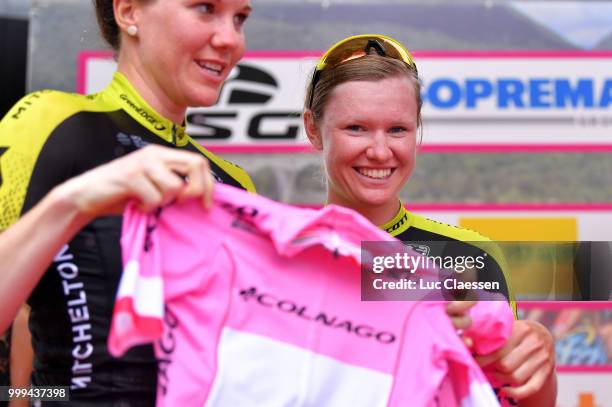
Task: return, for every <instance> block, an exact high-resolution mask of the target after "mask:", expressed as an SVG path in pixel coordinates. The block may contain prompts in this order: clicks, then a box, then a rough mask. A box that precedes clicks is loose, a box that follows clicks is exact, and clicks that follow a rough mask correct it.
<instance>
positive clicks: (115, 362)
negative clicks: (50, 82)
mask: <svg viewBox="0 0 612 407" xmlns="http://www.w3.org/2000/svg"><path fill="white" fill-rule="evenodd" d="M147 144H159V145H165V146H170V147H174V148H179V149H184V150H191V151H195V152H200V153H201V154H203V155H205V156H206V157H207V158H208V160H209V161H210V166H211V170H212V172H213V175H214V176H215V178H216V179H217V180H218V181H219V182H222V183H226V184H230V185H233V186H236V187H241V188H244V189H247V190H251V191H253V190H254V187H253V183H252V182H251V179H250V178H249V176H248V175H247V174H246V172H245V171H243V170H242V169H241V168H239V167H237V166H235V165H234V164H231V163H229V162H227V161H224V160H222V159H221V158H219V157H217V156H215V155H213V154H212V153H210V152H209V151H207V150H205V149H204V148H202V147H201V146H200V145H199V144H198V143H197V142H195V141H194V140H192V139H191V138H190V137H189V136H188V135H187V134H186V133H185V128H184V127H183V126H178V125H175V124H173V123H172V122H171V121H170V120H168V119H166V118H164V117H163V116H161V115H160V114H158V113H157V112H156V111H155V110H154V109H153V108H151V107H150V106H149V105H148V104H147V103H146V102H145V101H144V100H143V99H142V97H141V96H140V95H139V94H138V93H137V92H136V90H135V89H134V88H133V87H132V86H131V85H130V83H129V82H128V80H127V79H126V78H125V77H124V76H123V75H121V74H120V73H116V74H115V76H114V78H113V81H112V83H111V84H110V85H109V86H108V87H107V88H106V89H105V90H103V91H102V92H100V93H97V94H93V95H88V96H83V95H77V94H68V93H64V92H58V91H39V92H34V93H32V94H29V95H27V96H25V97H24V98H23V99H22V100H21V101H19V102H18V103H17V104H16V105H15V106H14V107H13V108H12V109H11V110H10V111H9V112H8V113H7V115H6V116H5V117H4V118H3V119H2V121H1V122H0V207H1V208H2V212H1V215H0V231H1V230H4V229H5V228H7V227H8V226H9V225H11V224H12V223H14V222H15V221H16V220H17V219H18V218H19V217H20V216H21V215H22V214H23V213H24V212H26V211H27V210H28V209H30V208H31V207H32V206H33V205H35V204H36V203H37V202H38V201H40V200H41V198H43V197H44V196H45V194H47V193H48V192H49V191H50V190H51V189H52V188H53V187H54V186H56V185H58V184H60V183H61V182H63V181H65V180H67V179H69V178H71V177H74V176H76V175H79V174H81V173H83V172H85V171H87V170H89V169H92V168H94V167H97V166H99V165H101V164H104V163H107V162H109V161H111V160H113V159H115V158H117V157H120V156H123V155H125V154H128V153H130V152H132V151H134V150H136V149H138V148H140V147H142V146H145V145H147ZM33 233H45V231H44V230H38V231H34V232H33ZM120 235H121V217H119V216H107V217H101V218H98V219H96V220H94V221H93V222H91V223H90V224H88V225H87V226H86V227H85V228H84V229H83V230H81V231H80V232H79V233H78V234H77V235H76V236H75V237H74V239H72V241H70V242H69V243H68V244H67V245H66V246H64V248H63V249H62V250H61V251H60V252H59V253H58V254H57V256H56V257H55V260H54V261H53V263H52V265H51V266H50V267H49V269H48V270H47V272H46V273H45V275H44V276H43V278H42V279H41V281H40V283H39V284H38V285H37V287H36V288H35V290H34V292H33V293H32V295H31V296H30V298H29V301H28V302H29V303H30V305H31V314H30V329H31V331H32V342H33V346H34V352H35V360H34V372H33V376H32V382H33V384H34V385H37V386H70V388H71V392H70V398H71V401H75V402H76V401H79V402H80V403H81V405H86V404H88V403H89V402H91V403H94V400H106V401H107V402H109V403H111V404H112V403H113V402H114V403H115V404H112V405H120V404H121V403H124V404H125V405H134V406H137V405H153V404H154V398H155V391H156V376H157V365H156V362H155V359H154V356H153V351H152V347H150V346H146V347H137V348H134V349H132V350H131V351H130V352H128V353H127V354H126V355H125V357H123V358H121V359H114V358H112V357H111V356H110V355H109V354H108V352H107V349H106V339H107V335H108V330H109V325H110V321H111V316H112V309H113V304H114V298H115V293H116V290H117V286H118V282H119V276H120V273H121V269H122V265H121V255H120V247H119V238H120ZM202 238H203V239H205V236H203V237H202ZM117 403H119V404H117ZM96 405H97V404H96ZM121 405H123V404H121Z"/></svg>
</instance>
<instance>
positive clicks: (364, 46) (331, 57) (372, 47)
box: [308, 34, 418, 108]
mask: <svg viewBox="0 0 612 407" xmlns="http://www.w3.org/2000/svg"><path fill="white" fill-rule="evenodd" d="M373 52H376V54H378V55H380V56H381V57H387V58H393V59H397V60H400V61H403V62H404V63H405V64H406V65H408V66H409V67H410V69H413V70H414V71H415V72H416V73H418V71H417V67H416V63H415V62H414V59H413V58H412V55H410V52H408V50H407V49H406V48H405V47H404V46H403V45H402V44H401V43H400V42H398V41H396V40H394V39H393V38H391V37H388V36H386V35H382V34H361V35H354V36H352V37H348V38H345V39H343V40H342V41H339V42H337V43H335V44H334V45H333V46H332V47H331V48H330V49H329V50H327V52H326V53H325V54H323V56H322V57H321V59H319V62H318V63H317V66H316V68H315V72H314V74H313V76H312V83H311V85H310V97H309V102H308V107H309V108H311V107H312V99H313V98H314V90H315V86H316V85H317V83H318V82H319V79H320V77H321V72H323V71H324V70H326V69H329V68H333V67H335V66H338V65H340V64H342V63H344V62H347V61H350V60H352V59H356V58H361V57H363V56H366V55H371V54H372V53H373Z"/></svg>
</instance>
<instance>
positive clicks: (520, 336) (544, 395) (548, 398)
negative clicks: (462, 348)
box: [476, 321, 556, 406]
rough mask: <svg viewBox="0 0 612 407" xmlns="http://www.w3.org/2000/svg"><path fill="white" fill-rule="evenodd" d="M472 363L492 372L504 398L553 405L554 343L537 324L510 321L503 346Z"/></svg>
mask: <svg viewBox="0 0 612 407" xmlns="http://www.w3.org/2000/svg"><path fill="white" fill-rule="evenodd" d="M476 361H477V362H478V364H479V365H480V366H481V367H487V368H488V369H489V370H490V371H492V372H493V375H494V377H495V378H496V379H498V380H499V382H500V383H502V385H503V387H502V391H503V392H504V393H505V394H506V395H508V396H510V397H512V398H513V399H515V400H517V401H521V400H524V401H525V402H527V401H529V402H531V401H532V399H533V401H534V405H539V406H554V403H555V399H556V378H555V375H554V368H555V347H554V340H553V337H552V335H551V334H550V332H548V330H547V329H546V328H545V327H544V326H543V325H542V324H540V323H539V322H535V321H514V325H513V328H512V334H511V335H510V338H509V339H508V341H507V342H506V345H504V346H503V347H502V348H501V349H499V350H498V351H496V352H494V353H492V354H489V355H485V356H477V357H476ZM526 399H529V400H526ZM536 399H537V400H536ZM526 404H527V403H523V402H521V404H520V405H526Z"/></svg>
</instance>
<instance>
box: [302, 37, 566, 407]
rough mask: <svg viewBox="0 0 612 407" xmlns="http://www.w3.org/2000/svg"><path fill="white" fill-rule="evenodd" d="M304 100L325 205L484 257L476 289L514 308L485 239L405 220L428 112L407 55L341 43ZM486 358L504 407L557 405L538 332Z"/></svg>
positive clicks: (429, 246)
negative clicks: (321, 165) (405, 198)
mask: <svg viewBox="0 0 612 407" xmlns="http://www.w3.org/2000/svg"><path fill="white" fill-rule="evenodd" d="M306 94H307V96H306V100H305V109H304V127H305V129H306V134H307V135H308V138H309V140H310V142H311V143H312V145H313V147H314V148H315V149H316V150H318V151H320V152H321V153H322V155H323V159H324V162H325V172H326V175H327V203H330V204H337V205H342V206H345V207H349V208H352V209H355V210H357V211H358V212H360V213H361V214H362V215H364V216H365V217H366V218H368V219H369V220H370V221H371V222H372V223H374V224H377V225H381V226H380V227H381V228H382V229H385V230H386V231H387V232H389V233H390V234H391V235H392V236H395V237H396V238H398V239H399V240H402V241H404V242H406V243H407V244H408V245H411V246H412V245H417V246H420V247H421V248H423V247H424V248H425V250H426V251H427V256H433V257H435V256H442V257H445V256H447V255H450V256H452V257H454V258H457V256H466V255H468V256H473V257H478V256H483V257H482V258H484V259H485V260H484V267H483V268H482V269H480V270H479V272H478V277H477V278H478V280H479V281H477V282H476V284H480V283H484V281H480V280H488V281H490V283H489V284H490V285H491V287H490V290H491V291H493V292H495V293H501V294H502V295H503V296H504V297H505V298H507V299H508V301H509V303H510V305H512V306H514V302H513V296H512V292H511V291H510V284H508V282H507V281H506V277H505V275H504V271H503V267H504V261H503V258H502V257H501V256H500V253H499V252H497V251H496V250H494V249H495V247H494V245H491V244H489V245H486V244H484V243H483V242H486V241H488V239H486V238H485V237H483V236H481V235H480V234H479V233H476V232H473V231H471V230H465V229H460V228H456V227H453V226H450V225H445V224H443V223H440V222H436V221H434V220H431V219H427V218H424V217H422V216H419V215H416V214H413V213H411V212H408V211H407V210H406V209H405V208H404V205H403V204H402V202H401V201H400V199H399V192H400V190H401V188H402V187H403V186H404V184H405V183H406V182H408V180H409V178H410V175H411V174H412V170H413V168H414V165H415V158H416V146H417V137H416V134H417V130H418V129H419V128H420V127H421V105H422V100H421V86H420V82H419V78H418V72H417V67H416V64H415V62H414V60H413V59H412V57H411V55H410V53H409V52H408V51H407V50H406V49H405V48H404V46H403V45H402V44H400V43H399V42H397V41H395V40H394V39H392V38H390V37H387V36H384V35H379V34H364V35H357V36H353V37H349V38H346V39H344V40H341V41H340V42H338V43H336V44H335V45H333V46H332V47H331V48H330V49H329V50H328V51H327V52H326V53H325V54H324V55H323V56H322V57H321V59H320V60H319V63H318V64H317V66H316V68H315V70H314V72H313V74H312V80H311V82H310V86H309V87H308V90H307V92H306ZM439 241H442V242H444V244H437V245H436V244H435V242H439ZM481 277H482V278H481ZM483 288H485V289H486V290H488V289H489V288H488V287H483ZM465 304H466V302H465V301H463V302H459V301H455V302H451V303H450V304H449V308H447V312H448V313H449V315H450V316H451V319H452V320H453V322H454V325H455V327H456V328H457V329H466V328H468V327H469V326H470V324H471V320H470V317H469V315H466V312H467V311H468V310H469V308H470V307H471V306H473V303H472V304H468V305H465ZM453 309H454V311H453ZM417 334H418V333H415V335H417ZM483 358H484V359H480V360H479V362H480V363H481V365H482V366H485V365H487V366H489V367H490V369H493V370H495V376H496V379H495V380H499V382H501V383H502V385H500V386H499V387H498V388H497V389H496V390H497V391H496V393H497V394H498V397H499V399H500V401H501V402H502V404H503V405H516V401H515V400H511V398H515V399H517V400H520V405H521V406H531V405H537V406H552V405H554V401H555V397H556V377H555V374H554V349H553V346H552V336H551V335H550V333H549V332H548V331H546V329H545V328H544V327H543V326H541V325H540V324H537V323H532V322H531V321H515V323H514V328H513V332H512V335H511V337H510V339H509V340H508V343H507V344H506V345H505V346H504V347H503V348H502V349H500V350H499V351H498V352H495V353H494V354H492V355H486V356H484V357H483ZM495 380H494V381H493V384H495Z"/></svg>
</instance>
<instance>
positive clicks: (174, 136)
mask: <svg viewBox="0 0 612 407" xmlns="http://www.w3.org/2000/svg"><path fill="white" fill-rule="evenodd" d="M172 144H174V146H176V124H172Z"/></svg>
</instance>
